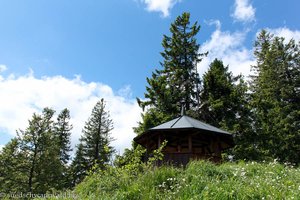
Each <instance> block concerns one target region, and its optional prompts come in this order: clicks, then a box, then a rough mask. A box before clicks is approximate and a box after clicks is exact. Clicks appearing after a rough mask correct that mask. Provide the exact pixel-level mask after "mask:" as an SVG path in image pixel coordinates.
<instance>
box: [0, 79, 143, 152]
mask: <svg viewBox="0 0 300 200" xmlns="http://www.w3.org/2000/svg"><path fill="white" fill-rule="evenodd" d="M126 90H127V92H129V91H128V90H129V89H128V88H127V89H126ZM0 96H1V104H0V129H3V130H6V132H7V133H8V134H11V135H12V136H13V135H15V134H16V132H15V130H16V129H25V128H26V127H27V126H28V119H30V118H31V116H32V114H33V113H34V112H37V113H40V112H41V110H42V109H43V108H44V107H51V108H53V109H55V110H56V111H57V112H58V113H59V112H60V111H61V110H62V109H64V108H68V109H69V110H70V112H71V123H72V124H73V127H74V128H73V132H72V144H73V145H74V144H75V143H77V142H78V138H79V137H80V135H81V130H82V128H83V126H84V123H85V121H86V120H87V119H88V117H89V116H90V114H91V111H92V108H93V107H94V106H95V104H96V102H97V101H98V100H100V98H104V99H105V101H106V103H107V110H108V111H110V114H111V118H112V120H113V121H114V130H113V131H112V136H113V137H114V138H115V139H116V140H115V141H114V142H113V143H112V145H113V146H114V147H115V148H116V150H117V151H118V152H121V153H122V152H123V150H124V148H126V147H130V146H131V141H132V139H133V137H135V134H134V133H133V130H132V127H134V126H136V125H137V121H139V120H140V112H141V110H140V108H139V106H138V105H137V103H136V101H135V100H134V99H128V98H126V97H123V96H120V95H116V94H114V92H113V90H112V89H111V88H110V87H109V86H107V85H104V84H101V83H96V82H90V83H86V82H84V81H82V80H81V79H80V77H79V76H77V77H75V78H74V79H67V78H65V77H62V76H53V77H43V78H36V77H34V75H33V73H31V74H28V75H24V76H20V77H15V76H8V77H1V76H0ZM0 144H1V141H0Z"/></svg>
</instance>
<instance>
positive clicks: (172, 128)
mask: <svg viewBox="0 0 300 200" xmlns="http://www.w3.org/2000/svg"><path fill="white" fill-rule="evenodd" d="M187 130H195V131H196V132H197V133H198V134H206V135H207V134H208V135H219V136H221V137H222V138H223V139H225V138H227V139H226V140H227V141H228V143H229V144H230V145H233V136H232V134H231V133H228V132H226V131H224V130H221V129H219V128H217V127H214V126H212V125H209V124H206V123H204V122H202V121H199V120H196V119H194V118H192V117H189V116H186V115H181V116H180V117H177V118H175V119H173V120H171V121H168V122H165V123H163V124H161V125H158V126H156V127H153V128H150V129H149V130H147V131H146V132H144V133H142V134H141V135H138V136H136V137H135V138H134V141H135V142H137V143H139V144H143V143H145V142H146V141H147V140H149V139H150V138H149V137H152V136H154V135H155V134H158V133H162V132H164V133H168V134H170V135H172V134H173V133H174V134H175V133H179V132H182V133H183V132H186V131H187Z"/></svg>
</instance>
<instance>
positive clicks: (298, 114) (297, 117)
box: [251, 30, 300, 164]
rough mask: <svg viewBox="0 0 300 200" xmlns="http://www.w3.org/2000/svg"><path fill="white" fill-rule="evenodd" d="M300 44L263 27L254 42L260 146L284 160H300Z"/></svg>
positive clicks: (254, 95) (254, 93) (253, 87)
mask: <svg viewBox="0 0 300 200" xmlns="http://www.w3.org/2000/svg"><path fill="white" fill-rule="evenodd" d="M299 47H300V45H299V44H296V43H295V41H294V40H290V41H284V38H279V37H274V36H273V35H271V34H269V33H267V32H266V31H264V30H263V31H262V32H261V33H260V35H259V36H258V38H257V41H256V43H255V52H254V54H255V56H256V58H257V63H256V65H255V66H253V70H254V71H255V72H256V73H255V75H254V76H252V82H251V84H252V85H251V91H252V99H251V103H252V107H253V111H254V114H255V117H256V118H255V121H254V122H255V126H254V127H255V130H256V133H257V136H258V137H257V142H256V146H257V149H259V151H260V152H261V153H262V154H263V155H264V156H265V157H271V158H274V157H275V158H278V159H279V160H280V161H282V162H293V163H297V164H299V161H300V154H299V149H300V104H299V102H300V90H299V88H300V50H299Z"/></svg>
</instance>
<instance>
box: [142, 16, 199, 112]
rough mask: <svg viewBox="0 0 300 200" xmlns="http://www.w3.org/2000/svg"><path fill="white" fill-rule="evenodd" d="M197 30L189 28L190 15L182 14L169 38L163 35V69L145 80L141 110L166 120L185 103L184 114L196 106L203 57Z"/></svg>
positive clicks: (196, 25)
mask: <svg viewBox="0 0 300 200" xmlns="http://www.w3.org/2000/svg"><path fill="white" fill-rule="evenodd" d="M199 30H200V26H199V25H198V24H197V22H196V23H194V24H192V25H191V24H190V14H189V13H183V14H182V15H181V16H179V17H177V18H176V20H175V22H174V23H172V24H171V28H170V32H171V34H172V35H171V36H166V35H164V37H163V42H162V46H163V48H164V51H163V52H161V55H162V57H163V58H164V60H163V62H161V66H162V67H163V69H161V70H156V71H155V72H153V73H152V77H151V78H147V82H148V84H149V86H147V87H146V90H147V93H145V98H146V99H147V100H146V101H144V102H142V101H140V100H138V102H139V104H140V106H141V107H143V108H144V107H146V106H151V107H155V108H156V109H158V111H159V112H163V113H165V114H166V115H169V116H172V117H174V116H176V115H178V114H179V113H180V112H179V111H180V106H181V103H182V102H184V104H185V107H186V109H187V110H190V109H191V108H193V107H195V106H197V104H198V94H199V88H198V87H199V81H200V80H199V76H198V73H197V63H198V62H200V61H201V58H202V57H203V56H204V55H203V54H200V53H199V44H198V43H197V40H196V37H195V36H196V35H197V33H198V32H199Z"/></svg>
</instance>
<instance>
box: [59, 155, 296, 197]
mask: <svg viewBox="0 0 300 200" xmlns="http://www.w3.org/2000/svg"><path fill="white" fill-rule="evenodd" d="M73 192H74V195H75V196H76V197H77V199H118V200H119V199H126V200H127V199H132V200H134V199H151V200H152V199H221V200H226V199H242V200H243V199H300V168H295V167H292V166H285V165H282V164H278V163H276V162H272V163H255V162H239V163H224V164H220V165H215V164H213V163H210V162H207V161H194V162H191V163H190V164H189V165H188V166H187V167H186V168H185V169H184V168H174V167H170V166H163V167H160V168H147V169H146V170H142V171H140V172H138V173H137V172H134V173H132V172H131V171H128V170H124V169H120V168H109V170H107V171H105V172H98V173H95V174H93V175H91V176H89V177H87V178H86V179H85V180H84V181H83V182H82V183H81V184H79V185H78V186H77V187H76V188H75V190H74V191H73ZM61 199H63V198H61ZM64 199H67V198H64ZM69 199H71V198H69ZM73 199H74V198H73Z"/></svg>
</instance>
